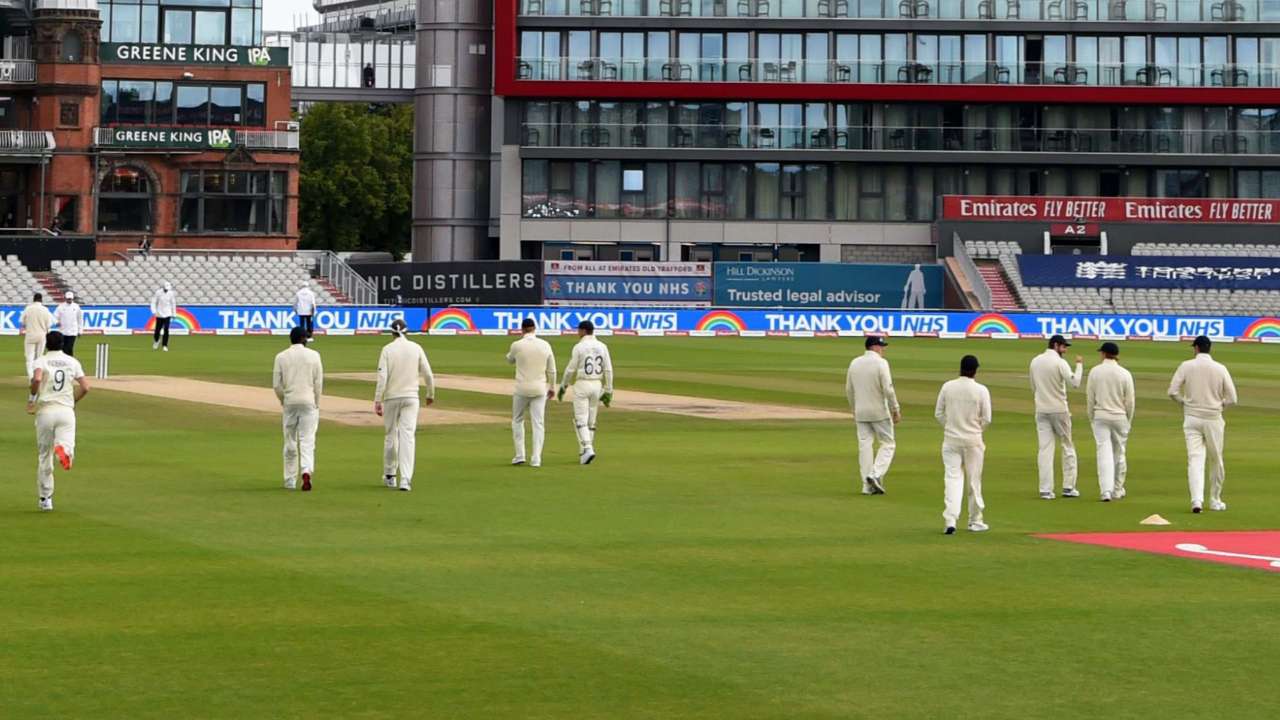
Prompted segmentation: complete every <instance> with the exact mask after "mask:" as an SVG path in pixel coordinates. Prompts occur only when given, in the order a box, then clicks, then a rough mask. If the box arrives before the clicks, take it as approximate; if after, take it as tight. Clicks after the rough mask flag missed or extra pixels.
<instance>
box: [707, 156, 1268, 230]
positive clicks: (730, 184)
mask: <svg viewBox="0 0 1280 720" xmlns="http://www.w3.org/2000/svg"><path fill="white" fill-rule="evenodd" d="M1277 174H1278V175H1280V173H1277ZM750 185H751V166H750V165H747V164H746V163H728V164H726V165H725V166H724V217H725V219H726V220H745V219H746V218H747V217H748V216H749V208H748V206H747V197H748V195H747V193H748V188H749V187H750Z"/></svg>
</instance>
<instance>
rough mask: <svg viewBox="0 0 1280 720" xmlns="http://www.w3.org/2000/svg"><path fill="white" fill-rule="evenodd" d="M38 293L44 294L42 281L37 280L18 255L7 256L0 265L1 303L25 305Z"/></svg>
mask: <svg viewBox="0 0 1280 720" xmlns="http://www.w3.org/2000/svg"><path fill="white" fill-rule="evenodd" d="M38 292H44V288H43V287H41V285H40V281H39V280H36V279H35V277H34V276H33V275H32V274H31V271H29V270H27V268H26V266H25V265H23V264H22V261H20V260H19V259H18V257H17V256H16V255H9V256H6V257H5V259H4V262H2V263H0V302H3V303H5V304H9V305H25V304H27V303H29V302H31V296H32V295H34V294H35V293H38ZM46 300H48V298H46Z"/></svg>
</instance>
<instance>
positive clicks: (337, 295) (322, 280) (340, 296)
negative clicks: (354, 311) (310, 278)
mask: <svg viewBox="0 0 1280 720" xmlns="http://www.w3.org/2000/svg"><path fill="white" fill-rule="evenodd" d="M314 279H315V281H316V282H317V283H319V284H320V287H322V288H324V289H325V290H327V291H328V292H329V294H330V295H332V296H333V299H334V300H337V301H338V303H339V304H340V305H351V304H352V303H351V298H349V297H347V295H346V293H344V292H342V291H341V290H339V289H338V286H337V285H334V284H333V283H331V282H329V278H326V277H323V276H322V277H318V278H314Z"/></svg>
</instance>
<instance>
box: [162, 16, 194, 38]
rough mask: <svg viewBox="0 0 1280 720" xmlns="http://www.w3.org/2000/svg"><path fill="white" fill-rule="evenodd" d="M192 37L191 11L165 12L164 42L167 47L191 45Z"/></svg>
mask: <svg viewBox="0 0 1280 720" xmlns="http://www.w3.org/2000/svg"><path fill="white" fill-rule="evenodd" d="M192 37H193V35H192V28H191V12H190V11H189V10H165V11H164V42H165V44H166V45H190V44H191V40H192Z"/></svg>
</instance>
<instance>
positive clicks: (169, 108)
mask: <svg viewBox="0 0 1280 720" xmlns="http://www.w3.org/2000/svg"><path fill="white" fill-rule="evenodd" d="M153 113H154V117H155V121H156V122H157V123H160V124H167V123H171V122H173V83H171V82H158V83H156V103H155V108H154V111H153Z"/></svg>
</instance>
